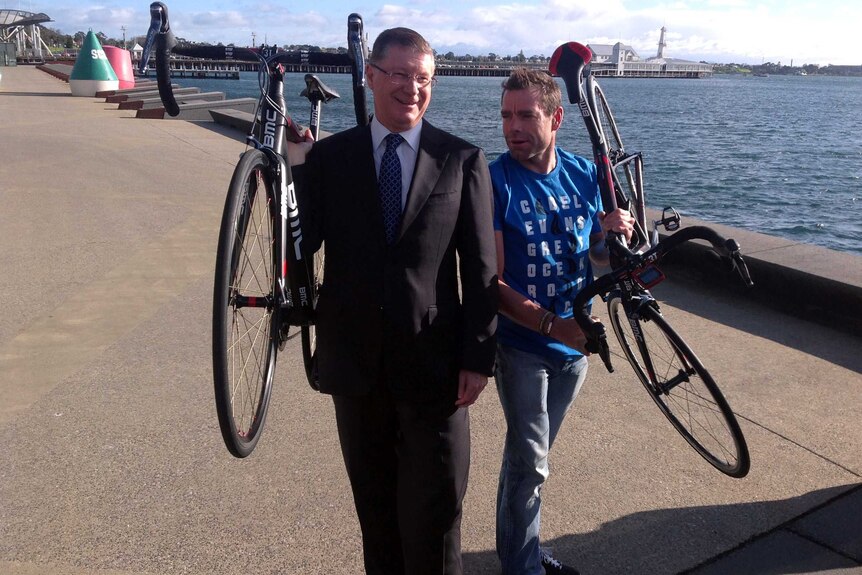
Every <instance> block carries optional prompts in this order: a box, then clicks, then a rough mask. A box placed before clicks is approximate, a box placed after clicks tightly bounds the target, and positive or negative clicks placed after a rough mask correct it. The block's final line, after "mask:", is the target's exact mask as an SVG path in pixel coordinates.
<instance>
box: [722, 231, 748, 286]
mask: <svg viewBox="0 0 862 575" xmlns="http://www.w3.org/2000/svg"><path fill="white" fill-rule="evenodd" d="M724 245H725V247H726V248H727V252H728V256H729V258H730V267H731V268H732V269H733V270H734V271H735V272H736V273H738V274H739V277H741V278H742V281H743V282H744V283H745V286H746V287H752V286H753V285H754V281H752V279H751V274H750V273H749V271H748V265H746V263H745V260H744V259H742V254H741V253H740V251H739V244H738V243H737V242H736V240H733V239H729V240H727V242H725V244H724Z"/></svg>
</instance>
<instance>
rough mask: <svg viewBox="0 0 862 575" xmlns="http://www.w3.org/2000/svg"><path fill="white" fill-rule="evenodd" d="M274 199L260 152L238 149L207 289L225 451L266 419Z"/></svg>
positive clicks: (242, 448) (274, 317)
mask: <svg viewBox="0 0 862 575" xmlns="http://www.w3.org/2000/svg"><path fill="white" fill-rule="evenodd" d="M276 210H277V205H276V202H275V194H274V191H273V187H272V181H271V178H270V172H269V162H268V160H267V159H266V156H265V155H264V154H263V153H261V152H260V151H258V150H250V151H248V152H246V153H245V154H243V156H242V158H241V159H240V161H239V163H238V164H237V167H236V169H235V170H234V174H233V178H232V179H231V182H230V188H229V189H228V194H227V199H226V201H225V207H224V213H223V215H222V222H221V231H220V233H219V244H218V253H217V259H216V272H215V287H214V290H213V342H212V343H213V379H214V383H215V399H216V411H217V413H218V420H219V427H220V428H221V433H222V437H223V439H224V442H225V445H226V446H227V448H228V451H230V452H231V454H233V455H234V456H236V457H246V456H248V455H249V454H250V453H251V452H252V450H253V449H254V448H255V445H257V441H258V439H260V433H261V431H262V429H263V424H264V421H265V419H266V410H267V407H268V405H269V397H270V392H271V390H272V378H273V373H274V371H275V360H276V355H277V346H278V329H279V324H280V317H281V315H280V313H279V309H280V306H279V305H278V299H277V297H276V293H277V292H276V290H275V277H276V274H275V271H276V254H275V245H276V243H275V229H276V228H275V222H276Z"/></svg>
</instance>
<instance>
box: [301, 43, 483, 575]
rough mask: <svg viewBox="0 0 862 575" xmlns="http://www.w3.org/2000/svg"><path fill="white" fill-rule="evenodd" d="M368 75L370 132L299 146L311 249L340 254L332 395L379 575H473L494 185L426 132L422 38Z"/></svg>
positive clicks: (326, 366) (332, 317)
mask: <svg viewBox="0 0 862 575" xmlns="http://www.w3.org/2000/svg"><path fill="white" fill-rule="evenodd" d="M366 72H367V79H368V85H369V86H370V88H371V90H372V92H373V95H374V117H373V120H372V122H371V125H370V126H365V127H357V128H353V129H350V130H347V131H344V132H341V133H338V134H335V135H333V136H331V137H329V138H326V139H324V140H321V141H320V142H317V143H315V144H314V145H313V147H312V148H311V150H310V151H308V150H307V144H306V145H305V146H304V147H303V145H300V146H299V147H297V146H295V145H293V146H291V148H290V154H291V163H292V164H299V165H296V166H295V168H294V175H295V180H296V186H297V191H298V194H299V198H300V207H301V214H302V218H303V219H302V225H303V243H304V244H305V245H306V246H307V248H308V250H310V251H316V250H317V249H318V247H319V246H320V245H321V243H323V244H324V249H325V251H326V258H325V264H324V266H325V268H324V274H323V277H324V283H323V285H322V286H321V289H320V297H319V300H318V306H317V355H318V362H319V363H318V366H319V377H320V390H321V391H322V392H323V393H328V394H332V396H333V400H334V404H335V415H336V421H337V426H338V434H339V439H340V441H341V449H342V454H343V456H344V462H345V465H346V467H347V473H348V476H349V478H350V483H351V487H352V490H353V498H354V502H355V505H356V511H357V514H358V516H359V522H360V526H361V529H362V538H363V550H364V558H365V569H366V572H367V573H369V574H381V575H396V574H407V575H421V574H425V573H427V574H434V575H439V574H443V573H446V574H460V573H462V566H461V531H460V524H461V502H462V499H463V496H464V493H465V490H466V486H467V472H468V468H469V463H470V428H469V418H468V412H467V406H469V405H471V404H472V403H473V402H474V401H476V399H477V398H478V396H479V394H480V393H481V391H482V390H483V389H484V387H485V386H486V384H487V382H488V376H489V375H491V374H492V373H493V363H494V352H495V335H494V334H495V330H496V319H495V314H496V311H497V289H498V288H497V279H496V275H495V274H496V252H495V243H494V230H493V225H492V199H491V182H490V179H489V174H488V167H487V163H486V160H485V156H484V154H483V153H482V151H481V150H480V149H479V148H477V147H476V146H473V145H471V144H469V143H467V142H465V141H464V140H461V139H460V138H457V137H455V136H453V135H450V134H448V133H446V132H444V131H442V130H440V129H438V128H435V127H434V126H432V125H431V124H430V123H428V122H427V121H425V120H423V115H424V113H425V110H426V109H427V107H428V103H429V101H430V98H431V89H432V87H433V85H434V84H435V82H436V80H435V78H434V56H433V52H432V50H431V47H430V46H429V45H428V43H427V42H426V41H425V39H424V38H422V36H420V35H419V34H417V33H416V32H414V31H413V30H409V29H406V28H393V29H390V30H386V31H384V32H383V33H381V34H380V36H379V37H378V38H377V40H376V41H375V43H374V47H373V52H372V55H371V59H370V60H369V64H368V67H367V70H366ZM391 134H397V136H391ZM306 152H307V157H306V156H305V154H306Z"/></svg>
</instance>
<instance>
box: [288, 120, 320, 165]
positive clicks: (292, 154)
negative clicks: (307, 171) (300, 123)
mask: <svg viewBox="0 0 862 575" xmlns="http://www.w3.org/2000/svg"><path fill="white" fill-rule="evenodd" d="M304 136H305V140H304V141H302V142H291V141H290V140H287V159H288V160H289V161H290V165H291V166H298V165H300V164H304V163H305V157H306V156H307V155H308V152H309V151H310V150H311V146H312V145H314V136H312V135H311V130H309V129H308V128H306V129H305V134H304Z"/></svg>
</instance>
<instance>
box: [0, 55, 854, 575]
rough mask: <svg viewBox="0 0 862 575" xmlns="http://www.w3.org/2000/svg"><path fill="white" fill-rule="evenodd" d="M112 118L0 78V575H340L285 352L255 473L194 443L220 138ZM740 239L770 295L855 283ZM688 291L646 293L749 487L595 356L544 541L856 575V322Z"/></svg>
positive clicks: (351, 541) (335, 496)
mask: <svg viewBox="0 0 862 575" xmlns="http://www.w3.org/2000/svg"><path fill="white" fill-rule="evenodd" d="M116 108H117V107H116V104H106V103H104V101H103V100H102V99H95V98H92V99H91V98H74V97H72V96H71V95H70V92H69V87H68V85H67V84H65V83H63V82H61V81H60V80H58V79H56V78H53V77H51V76H49V75H48V74H46V73H43V72H40V71H38V70H36V69H34V68H31V67H26V66H19V67H12V68H3V69H2V81H0V150H2V152H0V159H2V160H0V246H2V247H0V309H2V314H0V458H2V463H0V575H37V574H38V575H43V574H44V575H85V574H97V573H98V574H102V575H144V574H173V573H177V574H189V575H209V574H218V575H233V574H238V573H249V572H253V573H260V574H288V575H294V574H296V575H306V574H323V573H326V574H339V575H355V574H358V573H362V561H361V542H360V537H359V531H358V525H357V522H356V518H355V513H354V510H353V506H352V499H351V496H350V491H349V486H348V483H347V479H346V476H345V472H344V469H343V465H342V461H341V455H340V451H339V448H338V439H337V435H336V432H335V424H334V417H333V410H332V404H331V401H330V400H329V398H327V397H325V396H321V395H319V394H317V393H315V392H313V391H312V390H311V389H310V388H309V387H308V386H307V384H306V383H305V382H304V379H303V375H302V373H303V372H302V365H301V364H302V360H301V353H300V350H299V342H298V341H297V340H294V341H293V342H291V343H290V344H289V345H288V347H287V349H286V351H285V352H284V353H283V354H280V355H279V367H278V373H277V379H276V383H275V389H274V392H273V401H272V405H271V408H270V416H269V420H268V422H267V428H266V430H265V432H264V436H263V438H262V439H261V443H260V444H259V446H258V448H257V450H256V451H255V453H254V454H253V455H252V456H251V457H249V458H247V459H245V460H237V459H234V458H232V457H231V456H230V455H229V454H228V452H227V450H226V449H225V448H224V445H223V444H222V440H221V437H220V434H219V431H218V424H217V422H216V416H215V407H214V402H213V397H212V396H213V393H212V378H211V368H210V362H211V359H210V358H211V354H210V316H211V309H210V307H211V290H212V273H213V269H214V261H215V246H216V241H217V231H218V225H219V219H220V214H221V210H222V203H223V200H224V193H225V190H226V187H227V183H228V181H229V179H230V176H231V173H232V170H233V166H234V164H235V162H236V160H237V158H238V156H239V154H240V153H241V152H242V151H243V150H244V145H243V143H242V142H241V140H242V136H241V135H240V134H239V133H238V132H235V131H231V130H230V129H228V128H223V127H220V126H217V125H215V124H213V123H200V124H196V123H191V122H182V121H165V120H144V119H135V118H134V117H133V116H134V111H126V110H117V109H116ZM744 235H745V240H744V241H742V242H741V243H742V244H743V248H744V252H745V253H746V254H751V256H752V258H754V259H758V258H759V259H761V260H763V261H765V262H767V263H768V266H767V267H770V268H771V269H773V271H775V270H777V271H775V273H776V274H777V276H776V277H779V278H780V277H784V278H785V280H786V284H787V290H788V291H793V290H795V289H797V288H796V287H794V286H795V282H796V279H795V278H797V277H798V276H797V275H793V274H798V273H804V274H807V275H810V276H816V277H836V278H842V277H843V278H846V277H850V278H851V280H850V283H851V284H852V283H854V282H855V285H856V286H857V287H858V285H859V284H860V283H862V282H859V281H858V278H859V274H860V268H862V266H860V264H862V258H859V257H856V256H849V255H846V254H836V253H834V252H829V251H827V250H821V249H819V248H814V247H811V246H792V245H788V244H789V242H787V241H785V240H780V239H777V238H766V237H763V236H756V234H751V233H744ZM787 253H790V254H796V255H793V256H792V257H790V258H788V259H787V260H785V261H787V262H790V266H791V267H793V268H794V269H795V270H796V271H795V272H793V273H791V271H787V273H785V274H784V275H782V273H784V272H781V269H784V268H782V264H781V261H782V258H781V254H787ZM809 265H810V266H812V267H810V268H809V267H806V266H809ZM787 269H788V270H790V267H788V268H787ZM808 269H813V270H815V272H812V273H810V274H809V273H808V272H807V271H806V270H808ZM853 278H855V279H853ZM692 279H693V280H694V281H689V280H692ZM689 280H683V281H679V280H670V281H667V282H665V283H663V284H662V285H660V286H658V287H657V288H656V289H655V290H654V293H655V295H656V297H657V298H658V299H660V300H661V301H662V302H663V309H664V310H665V312H666V315H667V316H668V317H669V319H670V320H671V321H672V322H673V324H674V326H675V327H677V328H678V330H679V331H680V332H682V333H683V334H684V336H685V337H686V339H687V340H688V341H689V343H690V344H691V345H692V347H693V348H694V349H695V350H697V352H698V354H699V356H700V358H701V359H702V360H703V362H704V363H705V364H706V365H707V366H708V367H709V368H710V370H711V371H712V373H713V375H715V377H716V379H717V380H718V382H719V384H720V386H721V388H722V390H723V391H724V392H725V395H726V396H727V398H728V400H729V401H730V404H731V406H732V407H733V408H734V410H735V411H736V412H737V414H738V416H739V417H740V423H741V425H742V427H743V431H744V432H745V435H746V437H747V440H748V443H749V447H750V450H751V458H752V467H751V472H750V474H749V475H748V476H747V477H746V478H744V479H741V480H735V479H730V478H727V477H725V476H723V475H721V474H720V473H718V472H717V471H715V470H714V469H713V468H711V467H710V466H708V465H707V464H706V463H705V462H704V461H703V460H701V459H700V457H699V456H697V455H696V454H695V453H694V451H692V450H691V449H690V448H689V447H688V446H687V444H686V443H685V442H684V441H683V440H682V439H681V438H680V437H679V436H678V435H677V433H676V432H675V431H673V430H672V428H671V427H670V425H669V424H668V423H667V422H666V420H665V419H664V418H663V416H662V415H661V414H660V413H659V411H658V410H657V409H656V408H655V407H654V405H653V404H652V402H651V401H650V399H649V398H648V397H647V395H646V394H645V393H644V391H643V389H642V388H641V386H640V384H638V383H637V382H636V381H635V380H634V376H633V375H632V374H631V373H630V370H629V368H628V367H627V366H626V365H625V364H624V363H623V362H622V360H621V359H617V362H616V363H617V371H616V372H615V373H613V374H609V373H607V372H606V371H605V370H604V368H603V366H602V364H601V362H600V361H599V360H598V359H597V358H594V360H593V361H592V363H591V373H590V376H589V379H588V383H587V385H586V386H585V388H584V391H583V393H582V395H581V397H579V398H578V401H577V402H576V404H575V407H574V409H573V411H572V413H571V414H570V416H569V419H568V420H567V422H566V425H565V428H564V429H563V430H562V432H561V434H560V437H559V439H558V443H557V445H556V446H555V448H554V453H553V454H552V457H551V465H552V475H551V479H550V480H549V482H548V484H547V486H546V488H545V490H544V492H543V494H544V501H545V511H544V514H543V518H542V519H543V535H544V538H545V544H546V545H547V546H549V547H551V548H553V550H554V553H555V555H556V556H557V557H558V558H559V559H561V560H563V561H565V562H567V563H570V564H573V565H576V566H577V567H579V568H580V569H581V571H582V573H584V574H585V575H592V574H608V575H617V574H619V575H623V574H644V575H663V574H678V573H694V574H697V575H702V574H713V573H715V574H725V573H727V574H771V575H779V574H791V573H792V574H797V573H828V574H830V575H832V574H845V573H853V574H862V423H860V421H862V351H860V350H862V338H860V336H859V334H858V331H855V330H854V329H853V326H858V324H859V321H860V318H859V317H858V316H856V317H853V316H852V315H850V316H848V317H844V318H843V319H842V318H841V317H840V314H835V316H834V318H832V319H828V321H821V322H819V323H815V322H811V321H809V320H807V319H803V318H800V317H797V316H794V315H790V314H788V313H784V312H783V311H782V310H781V308H780V305H775V306H767V305H762V304H761V303H759V302H758V301H755V300H754V299H748V298H746V297H740V296H737V295H736V293H737V292H736V291H735V290H731V289H729V288H727V289H726V288H717V289H709V290H706V289H704V288H703V286H702V285H700V284H702V283H703V282H699V280H698V277H697V276H694V277H690V278H689ZM755 280H757V275H756V274H755ZM776 285H778V287H777V288H776V289H779V290H780V289H783V288H781V286H780V282H778V283H777V284H776ZM811 285H814V286H815V287H816V289H817V290H818V291H812V292H810V293H807V294H805V295H806V296H807V297H808V299H809V300H810V301H817V300H822V301H830V300H831V299H833V292H831V291H830V289H832V288H833V287H834V285H835V284H834V283H833V282H832V281H831V280H830V281H828V282H822V283H818V282H816V281H815V282H814V283H813V284H811ZM812 289H814V288H812ZM841 289H842V290H844V292H846V291H847V289H850V291H851V292H852V291H853V289H852V286H851V287H850V288H846V289H845V288H841ZM853 293H856V292H853ZM779 295H780V294H779ZM845 296H846V293H845V295H842V296H841V297H845ZM850 297H853V296H852V295H851V296H850ZM856 297H858V296H856ZM775 300H776V302H778V303H779V304H780V301H781V298H779V297H776V298H775ZM596 309H600V306H596ZM845 315H846V314H845ZM830 317H832V316H830ZM824 324H831V325H824ZM848 325H850V326H851V328H850V329H848V328H847V326H848ZM297 339H298V338H297ZM471 419H472V435H473V452H472V462H473V466H472V470H471V477H470V485H469V490H468V493H467V497H466V501H465V516H464V521H463V547H464V561H465V566H466V572H467V573H468V574H469V575H473V574H496V573H498V572H499V566H498V562H497V559H496V556H495V553H494V500H495V491H496V478H497V474H498V470H499V465H500V452H501V446H502V442H503V433H504V428H505V425H504V421H503V417H502V413H501V410H500V406H499V401H498V399H497V396H496V392H495V391H494V389H493V386H489V388H488V389H487V390H486V392H485V393H484V395H483V396H482V397H481V398H480V400H479V401H478V403H477V404H476V405H475V406H474V407H472V408H471Z"/></svg>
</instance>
